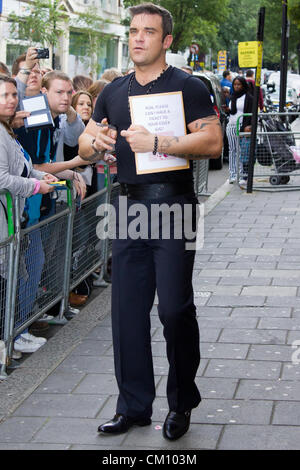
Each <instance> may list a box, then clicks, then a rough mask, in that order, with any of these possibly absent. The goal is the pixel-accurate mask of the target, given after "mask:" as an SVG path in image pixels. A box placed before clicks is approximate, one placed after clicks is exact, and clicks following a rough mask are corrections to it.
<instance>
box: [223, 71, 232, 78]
mask: <svg viewBox="0 0 300 470" xmlns="http://www.w3.org/2000/svg"><path fill="white" fill-rule="evenodd" d="M228 75H230V71H229V70H224V72H223V77H224V78H226V77H228Z"/></svg>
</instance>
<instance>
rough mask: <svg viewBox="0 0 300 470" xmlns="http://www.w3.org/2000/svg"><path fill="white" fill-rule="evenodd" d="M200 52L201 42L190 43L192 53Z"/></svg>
mask: <svg viewBox="0 0 300 470" xmlns="http://www.w3.org/2000/svg"><path fill="white" fill-rule="evenodd" d="M199 52H200V46H199V44H195V43H193V44H191V45H190V53H191V54H199Z"/></svg>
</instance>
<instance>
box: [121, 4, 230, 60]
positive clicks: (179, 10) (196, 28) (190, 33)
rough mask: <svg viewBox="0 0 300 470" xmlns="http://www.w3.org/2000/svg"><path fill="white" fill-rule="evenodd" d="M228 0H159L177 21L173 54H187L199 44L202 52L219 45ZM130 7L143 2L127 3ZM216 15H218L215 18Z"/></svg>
mask: <svg viewBox="0 0 300 470" xmlns="http://www.w3.org/2000/svg"><path fill="white" fill-rule="evenodd" d="M228 2H229V0H210V1H209V2H207V1H204V0H194V1H190V0H156V1H155V3H156V4H157V5H161V6H162V7H164V8H167V9H168V10H169V11H170V12H171V14H172V16H173V20H174V31H173V37H174V40H173V44H172V46H171V51H172V52H178V51H184V50H185V49H186V48H187V47H189V45H190V44H191V43H192V42H193V41H195V40H196V41H197V42H198V43H199V45H200V48H201V50H202V51H203V52H206V51H207V50H208V49H209V48H210V47H211V45H212V44H214V43H216V38H217V30H218V28H219V26H220V24H221V23H222V22H223V21H224V20H225V19H226V17H227V4H228ZM123 3H124V6H125V7H126V8H127V7H129V6H132V5H137V4H139V3H141V2H140V1H139V0H124V1H123ZM216 12H218V14H217V15H216Z"/></svg>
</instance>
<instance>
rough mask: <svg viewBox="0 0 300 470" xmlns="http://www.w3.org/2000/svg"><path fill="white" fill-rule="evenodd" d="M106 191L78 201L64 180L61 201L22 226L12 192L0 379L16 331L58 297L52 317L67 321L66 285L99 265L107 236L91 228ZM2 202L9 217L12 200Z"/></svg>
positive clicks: (0, 282)
mask: <svg viewBox="0 0 300 470" xmlns="http://www.w3.org/2000/svg"><path fill="white" fill-rule="evenodd" d="M2 193H3V191H2V192H0V194H2ZM108 197H109V192H108V190H107V188H105V189H103V190H102V191H99V192H97V193H95V194H93V195H92V196H90V197H88V198H86V199H85V200H83V201H82V203H81V204H80V207H79V206H78V205H77V203H76V200H75V199H74V197H73V189H72V185H71V183H70V182H68V190H67V203H66V204H64V207H63V208H60V210H59V211H58V212H57V214H55V215H53V216H51V217H48V218H47V219H45V220H43V221H42V222H39V223H38V224H35V225H33V226H30V227H27V228H26V229H21V220H20V217H19V214H20V209H19V207H20V199H19V197H16V198H15V202H14V215H15V217H14V220H10V221H9V230H10V232H11V231H12V233H11V234H10V236H9V237H8V238H7V239H5V240H3V241H2V242H1V243H0V262H1V264H0V268H1V270H2V271H3V272H5V273H6V278H5V277H4V276H3V275H2V274H1V278H0V289H1V291H0V293H1V322H0V325H1V326H0V333H1V338H0V340H3V341H4V343H5V356H6V358H5V360H4V361H2V362H3V363H1V377H0V378H1V379H3V378H6V376H7V374H6V368H7V366H9V365H10V363H11V358H12V351H13V342H14V339H15V338H16V336H18V335H19V334H21V333H22V332H23V331H24V330H25V329H26V328H28V327H29V326H30V325H31V324H32V323H33V322H35V321H36V320H37V319H39V318H40V317H41V316H42V315H43V314H44V313H46V312H47V311H48V310H49V309H50V308H51V307H52V306H53V305H55V304H57V303H58V302H61V303H60V310H59V315H58V317H57V318H56V319H55V322H56V323H61V324H64V323H66V322H67V320H66V318H65V317H64V314H65V313H66V312H68V307H69V303H68V297H69V292H70V290H72V289H73V288H74V287H75V286H77V285H78V284H79V283H80V282H81V281H82V280H83V279H85V278H86V277H87V276H89V275H90V274H91V273H92V272H93V271H94V270H95V269H96V268H97V267H99V266H100V265H104V261H105V253H106V251H107V249H106V245H107V243H108V241H106V240H105V239H104V241H102V240H101V239H100V238H101V236H100V237H99V232H97V233H96V225H97V223H98V221H99V218H97V216H96V215H97V208H98V207H99V205H101V204H103V203H106V202H108ZM7 205H8V211H9V214H10V216H11V217H12V203H10V204H7ZM14 225H15V232H13V229H14ZM102 238H104V237H102ZM3 250H5V251H3ZM4 262H5V266H4ZM2 271H1V273H2Z"/></svg>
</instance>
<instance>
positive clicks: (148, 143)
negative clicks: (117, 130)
mask: <svg viewBox="0 0 300 470" xmlns="http://www.w3.org/2000/svg"><path fill="white" fill-rule="evenodd" d="M121 136H122V137H125V139H126V141H127V142H128V144H129V145H130V148H131V150H132V151H133V152H139V153H146V152H152V151H153V148H154V135H153V134H151V133H150V132H149V131H147V129H145V127H143V126H137V125H131V126H130V127H129V128H128V129H127V131H121Z"/></svg>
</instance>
